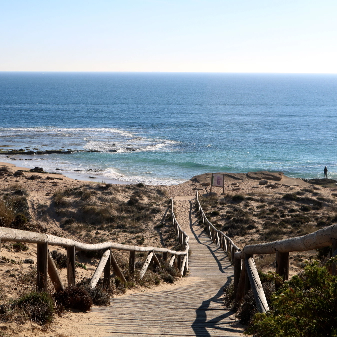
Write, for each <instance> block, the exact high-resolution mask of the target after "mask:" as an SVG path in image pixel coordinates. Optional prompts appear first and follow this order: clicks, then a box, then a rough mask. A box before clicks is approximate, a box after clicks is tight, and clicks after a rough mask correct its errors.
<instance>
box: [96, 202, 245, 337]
mask: <svg viewBox="0 0 337 337" xmlns="http://www.w3.org/2000/svg"><path fill="white" fill-rule="evenodd" d="M192 200H193V198H192V197H176V198H175V213H176V217H177V220H178V222H179V224H180V225H181V226H182V227H183V229H184V230H185V231H186V233H187V234H188V235H189V237H190V248H191V257H190V261H189V262H190V271H189V276H188V280H186V281H183V282H182V285H181V286H179V287H174V286H173V287H172V288H171V287H170V288H169V290H154V291H151V292H145V293H136V294H130V295H125V296H122V297H118V298H115V299H113V301H112V305H111V307H109V308H98V309H96V310H97V311H98V312H100V313H101V314H102V315H100V317H101V319H100V320H99V321H98V322H96V323H95V325H99V326H100V327H101V329H102V330H104V331H106V336H126V337H128V336H200V337H201V336H205V337H207V336H224V337H225V336H243V334H242V331H243V330H242V328H240V326H239V325H238V323H237V322H236V321H235V320H234V318H233V316H232V315H233V313H231V312H228V311H226V310H225V308H224V306H223V301H222V295H223V286H224V285H225V284H226V283H227V282H230V278H231V277H232V276H233V268H232V266H231V265H230V263H229V261H228V259H227V258H226V257H225V254H224V252H223V251H222V250H221V249H219V248H218V247H217V246H216V245H215V244H213V243H211V240H210V239H209V238H208V237H207V236H206V235H205V233H203V232H202V228H201V227H200V226H199V225H198V221H197V218H196V216H195V214H194V210H193V207H192Z"/></svg>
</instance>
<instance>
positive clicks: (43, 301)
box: [15, 292, 54, 325]
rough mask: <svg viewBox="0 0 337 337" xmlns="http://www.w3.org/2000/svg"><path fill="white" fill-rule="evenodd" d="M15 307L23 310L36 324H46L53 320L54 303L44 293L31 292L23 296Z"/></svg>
mask: <svg viewBox="0 0 337 337" xmlns="http://www.w3.org/2000/svg"><path fill="white" fill-rule="evenodd" d="M15 305H16V306H18V307H19V308H21V309H23V311H24V312H25V314H26V315H28V317H29V318H30V319H31V320H32V321H34V322H36V323H38V324H41V325H42V324H46V323H49V322H51V321H52V320H53V315H54V301H53V299H52V298H51V297H50V296H49V295H48V294H47V293H45V292H31V293H29V294H27V295H24V296H22V297H21V298H20V299H19V300H18V301H17V302H16V303H15Z"/></svg>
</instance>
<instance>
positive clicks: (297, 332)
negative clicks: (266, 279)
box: [247, 259, 337, 337]
mask: <svg viewBox="0 0 337 337" xmlns="http://www.w3.org/2000/svg"><path fill="white" fill-rule="evenodd" d="M331 260H333V259H330V261H331ZM271 307H272V309H271V310H270V311H269V312H268V313H266V314H261V313H258V314H256V315H255V316H254V318H253V321H252V323H251V325H250V326H249V327H248V329H247V333H250V334H254V336H256V337H267V336H268V337H269V336H277V337H286V336H294V337H302V336H307V337H315V336H317V337H318V336H336V335H337V317H336V315H335V314H334V313H335V312H336V310H337V276H333V275H331V274H329V272H328V270H327V268H326V267H320V266H319V265H318V263H317V262H312V263H310V264H308V265H307V266H306V267H305V269H304V272H303V273H301V274H300V275H295V276H293V277H292V279H291V280H290V281H289V282H286V283H285V284H284V285H283V286H282V287H281V288H280V289H279V291H278V292H277V293H276V294H275V295H274V296H273V298H272V305H271Z"/></svg>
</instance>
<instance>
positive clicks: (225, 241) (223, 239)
mask: <svg viewBox="0 0 337 337" xmlns="http://www.w3.org/2000/svg"><path fill="white" fill-rule="evenodd" d="M196 199H197V200H196V201H197V209H198V212H199V213H200V216H201V221H202V223H203V225H204V226H205V230H206V232H207V234H208V235H209V236H210V238H211V239H212V241H213V242H215V243H216V244H217V245H218V246H220V247H221V248H222V249H223V250H224V251H225V252H227V254H228V257H229V258H230V260H231V261H232V262H234V254H235V253H236V252H238V251H240V248H239V247H238V246H237V245H236V244H235V243H234V242H233V240H232V239H231V238H230V237H228V236H227V235H226V234H225V233H223V232H221V231H219V230H218V229H216V228H215V227H214V225H213V224H212V223H211V222H210V221H209V220H208V219H207V217H206V215H205V213H204V211H203V209H202V207H201V204H200V201H199V193H198V191H197V193H196Z"/></svg>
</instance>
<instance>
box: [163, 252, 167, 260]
mask: <svg viewBox="0 0 337 337" xmlns="http://www.w3.org/2000/svg"><path fill="white" fill-rule="evenodd" d="M163 261H164V262H166V261H167V252H164V253H163Z"/></svg>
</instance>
